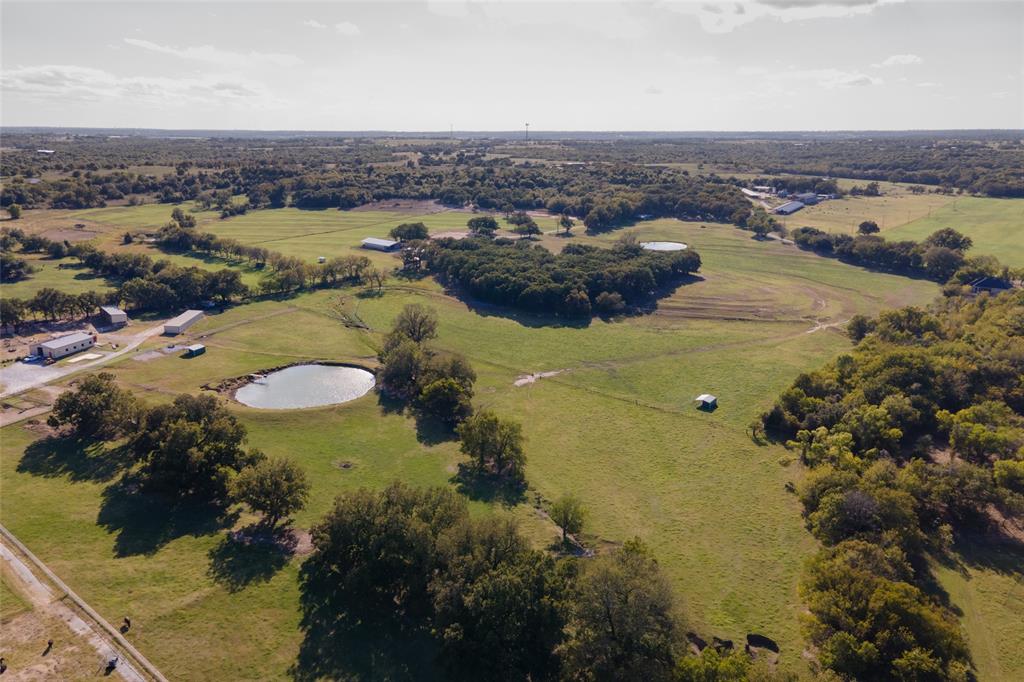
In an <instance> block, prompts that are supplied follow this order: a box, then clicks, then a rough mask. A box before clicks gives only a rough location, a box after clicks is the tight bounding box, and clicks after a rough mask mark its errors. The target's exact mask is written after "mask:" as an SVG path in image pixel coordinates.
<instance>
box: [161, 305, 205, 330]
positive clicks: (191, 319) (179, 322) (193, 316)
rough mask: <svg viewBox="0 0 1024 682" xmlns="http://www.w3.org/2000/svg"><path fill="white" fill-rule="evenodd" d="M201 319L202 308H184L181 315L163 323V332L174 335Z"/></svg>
mask: <svg viewBox="0 0 1024 682" xmlns="http://www.w3.org/2000/svg"><path fill="white" fill-rule="evenodd" d="M201 319H203V311H202V310H186V311H185V312H183V313H182V314H181V315H178V316H177V317H175V318H173V319H170V320H167V322H165V323H164V334H168V335H170V336H176V335H178V334H180V333H182V332H183V331H185V330H186V329H188V328H189V327H191V326H192V325H194V324H195V323H196V322H198V321H199V320H201Z"/></svg>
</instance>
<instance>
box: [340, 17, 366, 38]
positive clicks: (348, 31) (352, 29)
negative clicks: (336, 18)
mask: <svg viewBox="0 0 1024 682" xmlns="http://www.w3.org/2000/svg"><path fill="white" fill-rule="evenodd" d="M334 30H335V31H337V32H338V33H339V34H341V35H343V36H350V37H351V36H357V35H359V34H361V33H362V31H360V30H359V27H358V26H356V25H355V24H353V23H352V22H351V21H342V22H339V23H337V24H335V25H334Z"/></svg>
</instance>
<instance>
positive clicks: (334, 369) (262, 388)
mask: <svg viewBox="0 0 1024 682" xmlns="http://www.w3.org/2000/svg"><path fill="white" fill-rule="evenodd" d="M374 383H375V380H374V377H373V374H372V373H370V372H367V371H366V370H365V369H359V368H358V367H338V366H333V365H295V366H294V367H287V368H285V369H282V370H279V371H277V372H271V373H270V374H267V375H266V376H264V377H262V378H260V379H256V380H254V381H252V382H251V383H248V384H246V385H245V386H243V387H242V388H240V389H238V390H237V391H235V400H237V401H238V402H240V403H242V404H243V405H248V406H249V407H262V408H266V409H272V410H288V409H297V408H302V407H319V406H321V405H336V404H338V403H346V402H348V401H350V400H355V399H356V398H358V397H359V396H361V395H365V394H366V393H368V392H369V391H370V389H372V388H373V385H374Z"/></svg>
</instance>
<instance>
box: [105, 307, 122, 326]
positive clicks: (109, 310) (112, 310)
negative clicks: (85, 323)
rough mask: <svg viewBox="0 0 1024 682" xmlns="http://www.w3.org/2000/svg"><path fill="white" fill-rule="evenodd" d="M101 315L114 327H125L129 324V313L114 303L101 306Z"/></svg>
mask: <svg viewBox="0 0 1024 682" xmlns="http://www.w3.org/2000/svg"><path fill="white" fill-rule="evenodd" d="M100 315H102V316H103V319H105V320H106V321H107V324H109V325H111V326H113V327H123V326H124V325H126V324H128V313H126V312H125V311H123V310H121V309H120V308H118V307H115V306H112V305H103V306H100Z"/></svg>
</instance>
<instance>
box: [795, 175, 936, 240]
mask: <svg viewBox="0 0 1024 682" xmlns="http://www.w3.org/2000/svg"><path fill="white" fill-rule="evenodd" d="M861 184H863V183H861ZM954 201H956V198H955V197H953V196H949V195H945V194H931V193H926V194H912V193H911V192H910V191H909V190H908V189H907V186H906V185H897V184H894V183H885V186H884V187H883V188H882V196H879V197H864V196H850V195H847V196H845V197H843V198H841V199H832V200H829V201H823V202H821V203H819V204H816V205H814V206H808V207H806V208H803V209H800V210H799V211H797V212H796V213H794V214H793V215H790V216H778V217H777V218H776V219H777V220H779V221H780V222H781V223H782V224H783V225H785V226H786V227H787V228H788V229H791V230H792V229H796V228H798V227H804V226H806V227H816V228H818V229H819V230H825V231H826V232H840V233H844V234H856V232H857V226H858V225H860V224H861V223H862V222H864V221H865V220H873V221H875V222H876V223H878V226H879V227H880V228H882V230H883V232H886V231H889V230H892V229H895V228H898V227H899V226H901V225H905V224H906V223H910V222H913V221H916V220H920V219H922V218H927V217H928V216H929V215H932V214H935V213H937V212H938V211H940V210H941V209H942V208H943V207H944V206H948V205H950V204H952V203H953V202H954ZM929 234H930V233H929ZM923 236H927V235H923Z"/></svg>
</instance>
